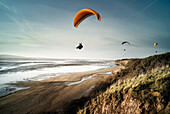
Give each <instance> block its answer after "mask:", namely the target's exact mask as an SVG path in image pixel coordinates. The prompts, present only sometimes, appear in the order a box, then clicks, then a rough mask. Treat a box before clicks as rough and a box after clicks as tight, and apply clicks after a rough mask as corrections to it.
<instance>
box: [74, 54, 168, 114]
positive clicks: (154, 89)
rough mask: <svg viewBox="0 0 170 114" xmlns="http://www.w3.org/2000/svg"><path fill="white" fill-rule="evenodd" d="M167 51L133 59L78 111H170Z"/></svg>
mask: <svg viewBox="0 0 170 114" xmlns="http://www.w3.org/2000/svg"><path fill="white" fill-rule="evenodd" d="M169 65H170V53H166V54H162V55H157V56H152V57H149V58H145V59H140V60H139V59H137V60H132V61H131V62H129V63H128V64H127V65H126V69H124V70H122V71H121V72H119V73H118V74H117V77H115V79H113V84H112V85H111V86H110V87H109V88H108V89H107V90H106V91H105V92H101V93H100V94H99V95H98V96H97V97H95V98H92V99H91V100H89V101H88V102H86V104H85V105H84V107H83V108H82V109H80V110H79V111H78V112H77V113H79V114H86V113H87V114H89V113H91V114H93V113H94V114H113V113H115V114H118V113H120V114H141V113H162V114H164V113H166V114H168V113H170V102H169V95H170V90H169V88H170V67H169Z"/></svg>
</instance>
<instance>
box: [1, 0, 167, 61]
mask: <svg viewBox="0 0 170 114" xmlns="http://www.w3.org/2000/svg"><path fill="white" fill-rule="evenodd" d="M83 8H91V9H93V10H95V11H96V12H98V13H99V14H100V16H101V21H98V20H97V18H96V17H95V16H94V15H93V16H90V17H88V18H86V19H85V20H84V21H83V22H82V23H80V25H79V26H78V28H75V27H74V26H73V19H74V16H75V15H76V14H77V12H78V11H80V10H81V9H83ZM169 12H170V1H169V0H74V1H73V0H0V54H10V55H20V56H27V57H48V58H73V59H121V58H138V57H140V58H141V57H146V56H150V55H154V54H155V51H158V53H157V54H159V53H164V52H169V51H170V45H169V43H170V13H169ZM123 41H129V42H130V43H131V45H123V46H122V45H121V43H122V42H123ZM80 42H82V43H83V45H84V48H83V49H82V50H77V49H76V46H77V45H78V44H79V43H80ZM156 42H157V43H158V46H157V47H153V44H154V43H156ZM123 49H126V51H123Z"/></svg>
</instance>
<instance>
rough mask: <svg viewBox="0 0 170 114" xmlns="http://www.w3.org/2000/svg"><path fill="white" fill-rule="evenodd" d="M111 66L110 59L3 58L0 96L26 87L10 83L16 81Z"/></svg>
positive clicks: (112, 64) (42, 78)
mask: <svg viewBox="0 0 170 114" xmlns="http://www.w3.org/2000/svg"><path fill="white" fill-rule="evenodd" d="M112 66H115V64H114V63H113V62H112V60H82V59H81V60H78V59H37V58H36V59H35V58H17V59H14V58H9V59H4V58H3V59H0V97H2V96H5V95H8V94H10V93H13V92H16V91H18V90H22V89H27V88H28V87H16V86H14V85H11V83H16V82H18V81H42V80H45V79H47V78H50V77H54V76H58V75H61V74H67V73H76V72H85V71H93V70H97V69H103V68H108V67H112Z"/></svg>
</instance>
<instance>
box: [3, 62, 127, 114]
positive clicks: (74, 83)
mask: <svg viewBox="0 0 170 114" xmlns="http://www.w3.org/2000/svg"><path fill="white" fill-rule="evenodd" d="M122 68H124V67H123V66H122V65H118V66H114V67H110V68H105V69H100V70H95V71H89V72H81V73H71V74H63V75H60V76H56V77H53V78H49V79H46V80H43V81H39V82H38V81H37V82H33V81H30V82H19V83H17V84H16V85H17V86H22V87H23V86H24V87H28V86H29V87H30V88H28V89H26V90H21V91H18V92H15V93H13V94H10V95H8V96H5V97H2V98H0V113H41V112H51V111H52V112H62V111H63V107H64V106H66V105H67V104H68V103H69V102H71V101H72V100H74V99H78V98H80V97H82V96H84V95H87V94H88V93H89V92H90V91H91V90H92V89H93V88H94V87H95V85H96V84H99V83H101V82H104V81H106V80H107V79H109V78H112V77H114V76H115V73H116V72H117V71H119V70H120V69H122ZM90 76H91V77H90ZM82 79H84V80H82ZM70 83H71V84H70Z"/></svg>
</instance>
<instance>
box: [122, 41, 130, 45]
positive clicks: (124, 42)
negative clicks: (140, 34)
mask: <svg viewBox="0 0 170 114" xmlns="http://www.w3.org/2000/svg"><path fill="white" fill-rule="evenodd" d="M126 43H128V44H129V45H130V43H129V42H128V41H124V42H122V45H123V44H126Z"/></svg>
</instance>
